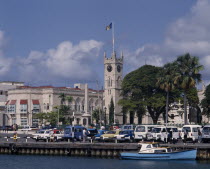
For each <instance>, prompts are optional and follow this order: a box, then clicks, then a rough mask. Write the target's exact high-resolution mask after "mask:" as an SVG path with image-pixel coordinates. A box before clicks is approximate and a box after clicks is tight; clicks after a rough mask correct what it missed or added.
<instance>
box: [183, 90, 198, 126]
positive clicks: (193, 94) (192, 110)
mask: <svg viewBox="0 0 210 169" xmlns="http://www.w3.org/2000/svg"><path fill="white" fill-rule="evenodd" d="M186 96H187V101H188V104H189V122H190V123H191V122H194V123H200V122H201V113H200V112H201V111H200V107H199V98H198V91H197V88H196V87H193V88H190V89H189V90H187V93H186Z"/></svg>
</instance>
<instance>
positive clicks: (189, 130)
mask: <svg viewBox="0 0 210 169" xmlns="http://www.w3.org/2000/svg"><path fill="white" fill-rule="evenodd" d="M185 130H186V131H187V132H191V129H190V127H183V129H182V132H184V131H185Z"/></svg>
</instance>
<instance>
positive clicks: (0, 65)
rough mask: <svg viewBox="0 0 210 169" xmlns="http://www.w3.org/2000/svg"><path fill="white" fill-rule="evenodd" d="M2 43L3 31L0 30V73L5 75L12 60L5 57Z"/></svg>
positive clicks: (3, 41) (3, 42)
mask: <svg viewBox="0 0 210 169" xmlns="http://www.w3.org/2000/svg"><path fill="white" fill-rule="evenodd" d="M4 45H5V38H4V32H3V31H1V30H0V75H5V74H6V73H7V72H8V71H9V70H10V66H11V62H12V60H11V59H7V58H5V57H4Z"/></svg>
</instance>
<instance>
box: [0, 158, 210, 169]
mask: <svg viewBox="0 0 210 169" xmlns="http://www.w3.org/2000/svg"><path fill="white" fill-rule="evenodd" d="M0 159H1V160H0V169H207V168H209V164H210V162H208V161H205V162H204V161H193V160H191V161H184V160H183V161H172V160H168V161H157V160H156V161H149V160H148V161H143V160H119V159H100V158H83V157H67V156H33V155H0Z"/></svg>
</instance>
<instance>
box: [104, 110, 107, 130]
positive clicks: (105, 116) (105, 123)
mask: <svg viewBox="0 0 210 169" xmlns="http://www.w3.org/2000/svg"><path fill="white" fill-rule="evenodd" d="M106 109H107V108H106V107H104V111H105V119H104V123H105V129H106Z"/></svg>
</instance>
